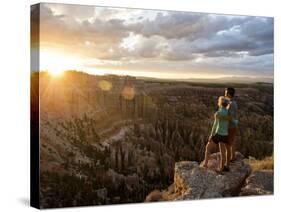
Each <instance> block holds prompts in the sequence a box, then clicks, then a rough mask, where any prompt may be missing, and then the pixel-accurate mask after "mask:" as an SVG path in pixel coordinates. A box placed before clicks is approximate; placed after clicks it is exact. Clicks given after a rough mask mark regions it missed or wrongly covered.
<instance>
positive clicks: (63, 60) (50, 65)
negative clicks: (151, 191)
mask: <svg viewBox="0 0 281 212" xmlns="http://www.w3.org/2000/svg"><path fill="white" fill-rule="evenodd" d="M79 63H80V59H79V58H78V57H75V56H73V55H68V54H65V53H63V52H59V51H55V50H51V49H44V50H42V51H41V52H40V69H41V70H47V71H48V72H49V73H50V74H51V75H52V76H55V77H59V76H61V75H62V74H63V73H64V71H66V70H70V69H76V68H77V67H78V65H79Z"/></svg>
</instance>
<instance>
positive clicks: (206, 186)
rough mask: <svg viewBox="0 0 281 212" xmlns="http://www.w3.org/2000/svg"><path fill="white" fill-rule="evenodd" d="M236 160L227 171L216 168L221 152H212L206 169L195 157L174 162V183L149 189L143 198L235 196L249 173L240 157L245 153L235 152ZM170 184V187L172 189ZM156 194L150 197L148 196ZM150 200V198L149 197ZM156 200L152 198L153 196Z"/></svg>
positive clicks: (170, 198) (242, 157) (175, 198)
mask: <svg viewBox="0 0 281 212" xmlns="http://www.w3.org/2000/svg"><path fill="white" fill-rule="evenodd" d="M236 158H237V160H236V161H235V162H234V163H231V165H230V171H229V172H222V173H218V172H216V169H217V168H218V165H219V159H220V154H219V153H215V154H212V155H211V157H210V161H209V164H208V165H209V168H208V169H205V168H203V167H201V166H200V164H199V163H198V162H195V161H181V162H177V163H176V164H175V172H174V183H173V186H170V187H169V188H170V189H168V190H166V191H162V194H161V193H160V192H159V191H157V192H155V191H154V193H150V194H149V195H148V197H150V198H148V197H147V199H146V201H149V200H151V199H157V201H159V200H160V201H161V200H187V199H205V198H219V197H229V196H238V195H239V192H240V191H241V188H242V186H243V184H244V182H245V179H246V178H247V177H248V176H249V175H250V173H251V167H250V165H249V164H247V163H245V162H244V161H243V159H244V156H243V155H242V154H240V153H238V152H237V153H236ZM171 188H173V191H171ZM152 196H153V197H156V198H151V197H152ZM152 201H153V200H152ZM154 201H155V200H154Z"/></svg>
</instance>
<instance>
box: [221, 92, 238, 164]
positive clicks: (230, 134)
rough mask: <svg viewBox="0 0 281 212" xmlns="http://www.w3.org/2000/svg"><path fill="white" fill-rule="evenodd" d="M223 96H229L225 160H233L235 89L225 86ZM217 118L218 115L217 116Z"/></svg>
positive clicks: (235, 120)
mask: <svg viewBox="0 0 281 212" xmlns="http://www.w3.org/2000/svg"><path fill="white" fill-rule="evenodd" d="M224 95H225V97H227V98H229V101H230V103H229V108H228V112H229V115H230V117H231V118H230V121H229V127H228V144H227V160H228V161H231V162H233V161H235V160H236V158H235V137H236V133H237V127H238V115H237V110H238V106H237V103H236V101H235V99H234V95H235V89H234V88H226V89H225V92H224ZM218 119H219V117H218Z"/></svg>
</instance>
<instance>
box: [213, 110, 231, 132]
mask: <svg viewBox="0 0 281 212" xmlns="http://www.w3.org/2000/svg"><path fill="white" fill-rule="evenodd" d="M217 112H218V114H219V116H220V117H222V119H217V118H216V119H215V121H214V124H213V127H212V132H211V136H213V135H215V134H219V135H223V136H225V135H228V125H229V121H228V120H227V119H226V118H227V115H228V110H227V109H226V108H224V107H220V108H219V110H218V111H217ZM224 118H225V119H224Z"/></svg>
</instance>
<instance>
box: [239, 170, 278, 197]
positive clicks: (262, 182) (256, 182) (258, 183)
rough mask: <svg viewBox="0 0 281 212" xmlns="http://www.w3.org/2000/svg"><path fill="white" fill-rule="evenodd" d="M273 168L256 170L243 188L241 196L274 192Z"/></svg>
mask: <svg viewBox="0 0 281 212" xmlns="http://www.w3.org/2000/svg"><path fill="white" fill-rule="evenodd" d="M273 176H274V174H273V170H258V171H254V172H253V173H252V174H251V175H250V176H249V177H248V178H247V179H246V182H245V186H244V187H243V188H242V189H241V192H240V196H249V195H268V194H273Z"/></svg>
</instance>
